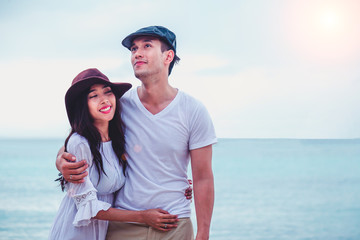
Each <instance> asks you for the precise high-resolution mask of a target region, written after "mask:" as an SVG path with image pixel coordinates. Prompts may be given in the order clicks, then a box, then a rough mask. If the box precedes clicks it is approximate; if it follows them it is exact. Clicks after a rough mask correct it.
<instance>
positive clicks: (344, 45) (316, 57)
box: [286, 0, 360, 64]
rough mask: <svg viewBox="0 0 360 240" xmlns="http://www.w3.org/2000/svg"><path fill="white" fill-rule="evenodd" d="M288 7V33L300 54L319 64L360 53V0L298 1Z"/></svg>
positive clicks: (293, 47)
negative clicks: (307, 2)
mask: <svg viewBox="0 0 360 240" xmlns="http://www.w3.org/2000/svg"><path fill="white" fill-rule="evenodd" d="M289 6H290V7H289V9H288V11H287V14H286V17H287V19H286V20H287V21H286V24H287V26H289V28H288V31H287V34H288V37H289V40H290V41H289V42H290V44H291V45H292V49H293V51H294V52H296V54H297V55H298V56H299V57H302V58H304V59H306V61H311V62H314V63H317V64H318V63H321V64H338V63H346V62H349V61H350V60H351V59H355V58H357V57H358V56H359V55H358V54H359V52H360V45H359V42H360V28H359V26H358V23H359V20H360V15H359V14H358V13H359V11H360V1H351V2H350V1H326V2H323V1H316V0H314V1H313V2H312V4H305V3H303V2H302V1H301V2H300V1H299V2H296V3H293V4H292V5H289Z"/></svg>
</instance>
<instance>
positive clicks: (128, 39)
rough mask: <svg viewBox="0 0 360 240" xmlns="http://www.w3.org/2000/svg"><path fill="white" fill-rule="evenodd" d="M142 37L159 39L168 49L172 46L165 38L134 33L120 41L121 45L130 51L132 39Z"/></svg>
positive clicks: (153, 34) (150, 34)
mask: <svg viewBox="0 0 360 240" xmlns="http://www.w3.org/2000/svg"><path fill="white" fill-rule="evenodd" d="M142 36H150V37H155V38H158V39H161V40H162V41H164V42H165V43H167V44H168V45H169V46H170V47H171V46H172V44H171V43H170V42H169V41H168V40H167V39H166V38H164V37H162V36H160V35H158V34H156V33H136V32H135V33H132V34H130V35H129V36H127V37H126V38H124V40H122V42H121V44H122V45H123V46H124V47H126V48H127V49H129V50H130V48H131V46H132V45H133V41H134V39H135V38H138V37H142ZM171 49H172V50H174V51H175V49H173V47H171Z"/></svg>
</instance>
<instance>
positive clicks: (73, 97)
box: [65, 77, 132, 123]
mask: <svg viewBox="0 0 360 240" xmlns="http://www.w3.org/2000/svg"><path fill="white" fill-rule="evenodd" d="M85 79H86V81H80V82H77V83H75V84H74V85H72V86H71V87H70V88H69V89H68V90H67V92H66V94H65V106H66V112H67V115H68V118H69V121H70V123H71V120H72V119H73V109H72V106H73V103H74V102H75V101H77V100H78V97H79V96H80V95H81V94H82V93H84V92H85V91H87V90H88V89H89V88H90V87H91V86H92V85H94V84H99V83H101V84H105V85H107V86H109V87H111V90H112V91H113V93H114V94H115V96H116V98H117V99H119V98H121V97H122V96H123V95H124V93H125V92H127V91H128V90H129V89H130V88H131V86H132V85H131V84H130V83H113V82H109V81H106V80H104V79H102V78H100V77H96V78H94V77H89V78H84V80H85Z"/></svg>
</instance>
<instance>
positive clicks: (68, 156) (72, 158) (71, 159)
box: [61, 152, 76, 162]
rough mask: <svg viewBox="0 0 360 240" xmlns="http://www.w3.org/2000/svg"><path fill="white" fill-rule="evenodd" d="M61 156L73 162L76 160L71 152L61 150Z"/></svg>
mask: <svg viewBox="0 0 360 240" xmlns="http://www.w3.org/2000/svg"><path fill="white" fill-rule="evenodd" d="M61 157H62V158H64V159H65V160H66V161H68V162H75V161H76V158H75V156H74V155H72V154H71V153H68V152H63V154H62V155H61Z"/></svg>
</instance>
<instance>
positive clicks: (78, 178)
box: [64, 172, 88, 183]
mask: <svg viewBox="0 0 360 240" xmlns="http://www.w3.org/2000/svg"><path fill="white" fill-rule="evenodd" d="M87 175H88V172H83V173H81V174H77V175H73V174H69V175H67V176H66V177H64V178H65V180H66V181H68V182H71V183H83V182H85V180H84V178H85V177H86V176H87Z"/></svg>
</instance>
